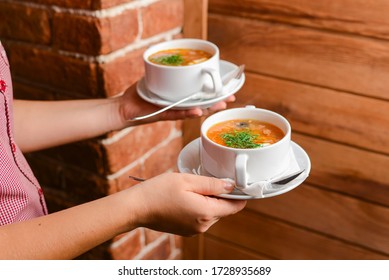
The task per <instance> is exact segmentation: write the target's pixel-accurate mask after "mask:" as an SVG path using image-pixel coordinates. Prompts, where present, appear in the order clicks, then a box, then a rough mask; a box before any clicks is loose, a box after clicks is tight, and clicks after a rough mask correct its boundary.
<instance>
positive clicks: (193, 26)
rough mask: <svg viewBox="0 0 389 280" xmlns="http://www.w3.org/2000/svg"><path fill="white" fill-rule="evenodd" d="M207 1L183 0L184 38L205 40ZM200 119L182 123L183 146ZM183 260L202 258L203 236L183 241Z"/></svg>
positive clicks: (194, 135)
mask: <svg viewBox="0 0 389 280" xmlns="http://www.w3.org/2000/svg"><path fill="white" fill-rule="evenodd" d="M207 23H208V0H184V37H185V38H199V39H204V40H206V39H207V33H208V25H207ZM201 121H202V120H201V119H188V120H184V121H183V127H182V130H183V141H184V145H186V144H188V143H189V142H190V141H192V140H193V139H196V138H197V137H198V136H199V135H200V126H201ZM183 247H184V248H183V258H184V259H203V258H204V235H203V234H202V235H199V236H197V237H194V238H184V240H183Z"/></svg>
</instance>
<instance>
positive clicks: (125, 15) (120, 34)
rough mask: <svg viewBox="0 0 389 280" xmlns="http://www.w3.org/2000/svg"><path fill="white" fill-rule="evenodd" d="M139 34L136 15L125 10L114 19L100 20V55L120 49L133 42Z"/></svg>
mask: <svg viewBox="0 0 389 280" xmlns="http://www.w3.org/2000/svg"><path fill="white" fill-rule="evenodd" d="M138 34H139V24H138V13H137V11H136V10H126V11H123V12H122V13H121V14H119V15H117V16H115V17H107V18H103V19H101V37H102V48H101V52H100V53H101V54H107V53H110V52H112V51H115V50H118V49H121V48H123V47H125V46H127V45H129V44H131V43H133V42H134V41H135V39H136V38H137V36H138Z"/></svg>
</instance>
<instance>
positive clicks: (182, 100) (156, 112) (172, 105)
mask: <svg viewBox="0 0 389 280" xmlns="http://www.w3.org/2000/svg"><path fill="white" fill-rule="evenodd" d="M197 94H198V93H197V92H196V93H195V94H192V95H189V96H188V97H185V98H183V99H181V100H179V101H177V102H175V103H172V104H170V105H169V106H166V107H163V108H162V109H160V110H158V111H155V112H153V113H151V114H148V115H143V116H139V117H135V118H132V119H129V121H140V120H143V119H147V118H150V117H153V116H155V115H158V114H160V113H162V112H165V111H167V110H169V109H170V108H173V107H175V106H177V105H179V104H181V103H184V102H185V101H188V100H190V99H192V98H193V97H195V96H196V95H197Z"/></svg>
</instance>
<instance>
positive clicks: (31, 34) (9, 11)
mask: <svg viewBox="0 0 389 280" xmlns="http://www.w3.org/2000/svg"><path fill="white" fill-rule="evenodd" d="M0 19H1V20H0V36H1V37H4V38H9V39H13V40H20V41H24V42H31V43H39V44H45V45H47V44H49V43H50V41H51V27H50V25H51V22H50V16H49V11H48V10H47V9H42V8H37V7H27V6H25V5H20V4H17V3H9V2H6V3H4V2H0Z"/></svg>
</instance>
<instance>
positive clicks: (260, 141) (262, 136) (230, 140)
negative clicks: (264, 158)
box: [207, 119, 285, 149]
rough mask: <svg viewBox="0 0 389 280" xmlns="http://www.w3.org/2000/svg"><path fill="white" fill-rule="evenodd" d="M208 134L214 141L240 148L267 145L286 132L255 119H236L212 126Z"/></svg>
mask: <svg viewBox="0 0 389 280" xmlns="http://www.w3.org/2000/svg"><path fill="white" fill-rule="evenodd" d="M207 136H208V138H209V139H211V140H212V141H213V142H215V143H217V144H220V145H223V146H226V147H230V148H238V149H253V148H260V147H265V146H268V145H271V144H274V143H276V142H278V141H280V140H281V139H282V138H283V137H284V136H285V133H284V132H283V131H282V130H281V129H280V128H278V127H277V126H275V125H273V124H270V123H266V122H261V121H258V120H254V119H236V120H229V121H224V122H220V123H217V124H215V125H213V126H212V127H210V128H209V129H208V131H207Z"/></svg>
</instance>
